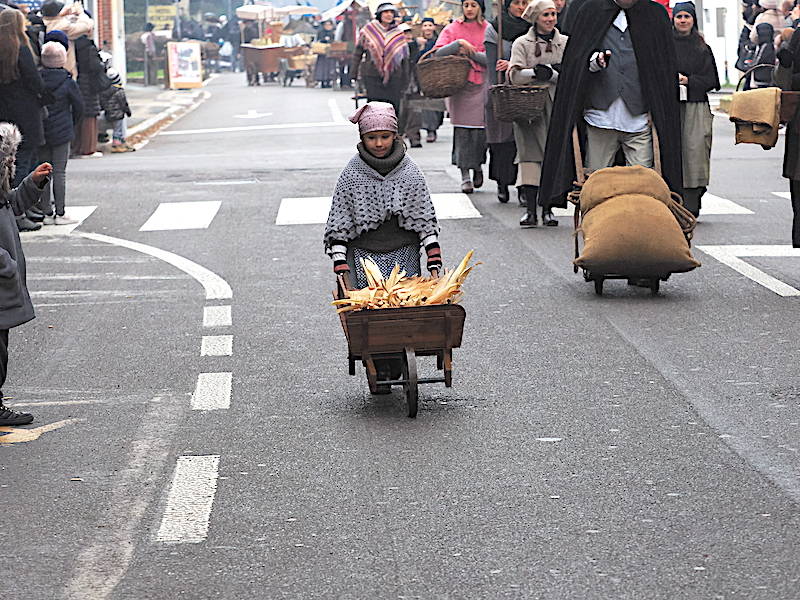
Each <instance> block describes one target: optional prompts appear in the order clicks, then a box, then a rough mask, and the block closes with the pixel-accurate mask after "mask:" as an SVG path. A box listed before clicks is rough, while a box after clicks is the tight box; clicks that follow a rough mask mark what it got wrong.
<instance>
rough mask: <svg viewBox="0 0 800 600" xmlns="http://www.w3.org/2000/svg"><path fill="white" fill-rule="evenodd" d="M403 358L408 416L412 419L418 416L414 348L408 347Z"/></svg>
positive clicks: (404, 388)
mask: <svg viewBox="0 0 800 600" xmlns="http://www.w3.org/2000/svg"><path fill="white" fill-rule="evenodd" d="M404 359H405V360H403V379H405V380H406V383H404V384H403V391H404V392H405V396H406V404H408V416H409V418H411V419H414V418H416V416H417V356H416V354H414V350H412V349H411V348H406V349H405V352H404Z"/></svg>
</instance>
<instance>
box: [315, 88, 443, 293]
mask: <svg viewBox="0 0 800 600" xmlns="http://www.w3.org/2000/svg"><path fill="white" fill-rule="evenodd" d="M350 121H352V122H353V123H357V124H358V131H359V136H360V138H361V141H360V142H359V144H358V146H357V149H358V154H356V155H355V156H354V157H353V158H352V159H351V160H350V162H349V163H348V165H347V166H346V167H345V169H344V170H343V171H342V173H341V175H339V180H338V182H337V183H336V189H335V191H334V193H333V202H332V204H331V210H330V213H329V214H328V222H327V225H326V227H325V238H324V241H325V251H326V252H327V253H328V255H329V256H330V257H331V259H332V260H333V270H334V272H335V273H336V274H341V275H343V276H346V278H347V279H348V280H349V278H350V276H351V275H352V277H353V279H354V280H353V283H354V284H355V287H357V288H364V287H366V285H367V279H366V276H365V274H364V269H363V267H362V265H361V259H366V258H370V259H372V260H373V261H375V263H376V264H377V265H378V267H379V268H380V270H381V272H382V273H383V274H384V275H385V276H387V277H388V276H389V275H390V274H391V271H392V269H393V268H394V266H395V264H399V265H400V268H401V269H402V270H403V271H405V272H406V275H408V276H414V275H419V274H420V273H421V271H422V269H421V267H420V248H421V247H422V248H424V249H425V252H426V255H427V259H428V262H427V266H428V270H429V271H430V270H433V269H439V268H440V267H441V265H442V255H441V250H440V248H439V239H438V234H439V224H438V222H437V220H436V210H435V209H434V207H433V202H432V201H431V196H430V192H429V191H428V184H427V182H426V181H425V177H424V175H423V174H422V171H420V169H419V167H418V166H417V165H416V163H415V162H414V161H413V160H412V159H411V157H410V156H408V155H407V154H406V147H405V145H404V144H403V141H402V139H400V138H399V137H398V134H397V132H398V127H397V115H396V113H395V111H394V107H393V106H392V105H391V104H389V103H387V102H368V103H367V104H365V105H364V106H362V107H361V108H360V109H358V110H357V111H356V112H355V113H354V114H353V115H352V116H351V117H350Z"/></svg>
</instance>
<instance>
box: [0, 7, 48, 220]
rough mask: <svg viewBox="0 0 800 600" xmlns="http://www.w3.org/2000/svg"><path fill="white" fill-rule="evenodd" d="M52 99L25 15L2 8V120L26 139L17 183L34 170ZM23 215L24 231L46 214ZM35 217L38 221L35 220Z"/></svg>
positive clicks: (19, 157)
mask: <svg viewBox="0 0 800 600" xmlns="http://www.w3.org/2000/svg"><path fill="white" fill-rule="evenodd" d="M51 100H52V97H51V95H50V93H49V92H48V91H47V90H46V89H45V87H44V82H43V81H42V78H41V76H40V75H39V71H38V70H37V69H36V64H35V63H34V59H33V53H32V52H31V49H30V45H29V43H28V37H27V35H26V34H25V18H24V17H23V16H22V13H21V12H19V11H18V10H16V9H7V10H3V11H0V121H5V122H8V123H13V124H14V125H16V126H17V127H18V128H19V130H20V131H21V133H22V136H23V141H22V144H21V145H20V147H19V148H18V149H17V150H16V153H15V156H16V161H17V166H16V180H15V181H13V182H12V185H14V186H17V185H19V184H20V183H21V182H22V179H23V178H24V177H25V176H26V175H27V174H28V173H30V172H31V171H32V170H33V167H34V165H35V164H36V163H35V161H36V154H37V152H38V150H39V146H41V145H42V143H43V142H44V125H43V122H42V109H43V108H42V107H43V106H44V105H46V104H48V103H49V102H50V101H51ZM29 213H30V214H29V215H28V216H26V215H20V219H19V222H18V226H19V229H20V231H35V230H37V229H41V227H42V225H41V223H40V222H39V221H42V220H43V219H44V215H42V214H41V213H39V212H38V211H33V210H31V211H29ZM31 217H33V218H35V219H36V220H37V222H34V221H32V220H31Z"/></svg>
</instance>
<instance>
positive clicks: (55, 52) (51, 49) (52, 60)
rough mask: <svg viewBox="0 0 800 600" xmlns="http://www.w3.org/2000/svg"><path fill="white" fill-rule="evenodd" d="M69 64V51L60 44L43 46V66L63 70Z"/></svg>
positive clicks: (50, 43) (52, 43)
mask: <svg viewBox="0 0 800 600" xmlns="http://www.w3.org/2000/svg"><path fill="white" fill-rule="evenodd" d="M65 64H67V51H66V50H65V49H64V46H62V45H61V44H59V43H58V42H47V43H46V44H45V45H44V46H42V66H43V67H46V68H48V69H61V68H63V67H64V65H65Z"/></svg>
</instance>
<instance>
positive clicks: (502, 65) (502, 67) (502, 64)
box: [495, 60, 509, 71]
mask: <svg viewBox="0 0 800 600" xmlns="http://www.w3.org/2000/svg"><path fill="white" fill-rule="evenodd" d="M508 66H509V63H508V61H507V60H498V61H497V65H496V66H495V71H508Z"/></svg>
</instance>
